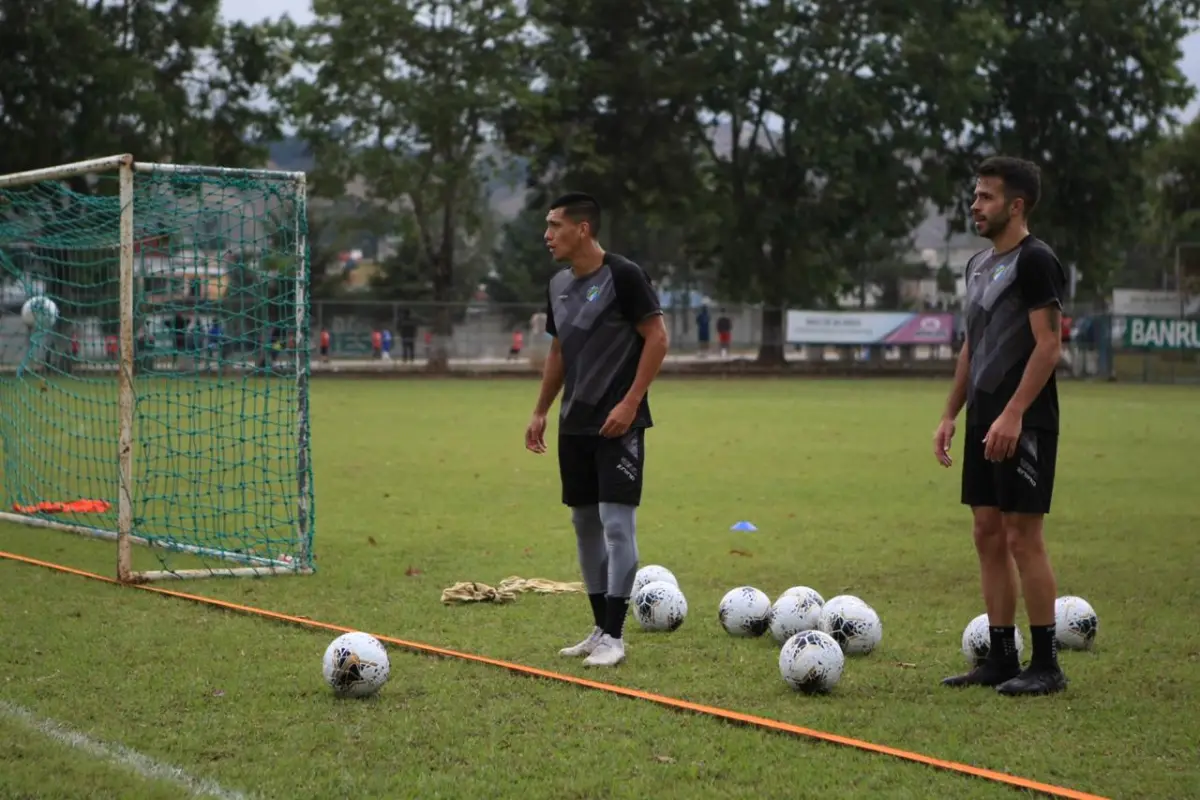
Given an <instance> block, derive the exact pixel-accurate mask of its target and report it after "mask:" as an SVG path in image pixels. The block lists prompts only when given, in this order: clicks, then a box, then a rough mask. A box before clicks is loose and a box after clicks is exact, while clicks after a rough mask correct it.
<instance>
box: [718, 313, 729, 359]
mask: <svg viewBox="0 0 1200 800" xmlns="http://www.w3.org/2000/svg"><path fill="white" fill-rule="evenodd" d="M732 341H733V320H731V319H730V318H729V315H728V314H726V313H725V309H723V308H722V309H721V316H719V317H717V343H718V344H719V345H720V346H721V358H729V345H730V343H731V342H732Z"/></svg>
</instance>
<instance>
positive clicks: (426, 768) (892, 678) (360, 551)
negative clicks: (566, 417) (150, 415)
mask: <svg viewBox="0 0 1200 800" xmlns="http://www.w3.org/2000/svg"><path fill="white" fill-rule="evenodd" d="M945 388H946V387H945V385H944V384H942V383H940V382H928V383H923V382H897V381H879V382H867V381H861V382H859V381H844V382H842V381H798V380H797V381H761V382H749V381H712V382H708V381H664V382H662V383H661V384H660V385H659V386H658V387H656V388H655V390H654V395H653V404H654V410H655V414H656V417H657V419H658V422H659V425H658V427H657V428H656V429H655V430H653V431H652V432H651V433H650V435H649V438H648V447H647V450H648V461H647V467H646V469H647V488H646V502H645V505H644V507H643V510H642V512H641V513H640V515H639V526H640V527H639V543H640V548H641V555H642V562H643V563H645V564H648V563H661V564H664V565H666V566H668V567H670V568H671V569H672V570H673V571H674V572H675V574H676V575H677V576H678V577H679V579H680V582H681V584H682V586H683V589H684V591H685V593H686V594H687V597H688V602H689V605H690V609H691V613H690V617H689V619H688V620H687V622H686V623H685V624H684V626H683V627H682V628H681V629H680V630H679V631H677V632H676V633H673V634H667V635H652V634H647V633H644V632H641V631H639V630H637V629H636V624H632V629H630V630H629V633H628V636H627V639H628V648H629V660H628V661H627V663H626V664H624V665H622V666H621V667H620V668H619V669H617V670H615V671H612V672H608V673H603V675H602V676H601V678H602V679H605V680H611V681H612V682H615V683H619V684H621V685H625V686H631V687H636V688H639V689H644V690H648V691H653V692H659V693H663V694H668V695H673V696H677V697H681V698H684V699H687V700H693V701H697V702H702V703H709V704H713V705H719V706H723V707H726V708H731V709H735V710H738V711H744V712H748V713H755V714H761V715H763V716H767V717H773V718H777V719H781V720H786V721H789V722H793V723H796V724H800V725H804V726H808V727H813V728H818V729H821V730H825V731H829V732H831V733H838V734H843V735H847V736H854V737H859V738H863V739H867V740H870V741H874V742H879V743H883V744H888V745H892V746H895V747H900V748H905V749H911V750H916V751H919V752H923V753H926V754H929V755H933V756H937V757H941V758H946V759H951V760H957V761H964V762H967V763H971V764H976V765H979V766H983V767H988V768H992V769H997V770H1002V771H1007V772H1013V773H1016V774H1019V775H1023V776H1025V777H1029V778H1032V779H1035V780H1042V781H1046V782H1050V783H1057V784H1062V785H1066V786H1070V787H1073V788H1077V789H1082V790H1086V791H1092V792H1095V793H1098V794H1103V795H1107V796H1111V797H1122V798H1124V797H1146V798H1161V797H1187V796H1200V764H1198V763H1197V761H1196V758H1195V742H1196V741H1197V739H1200V721H1197V720H1196V719H1195V718H1194V716H1193V715H1192V714H1191V713H1190V712H1189V711H1188V709H1195V708H1197V707H1200V689H1198V688H1197V683H1196V681H1195V672H1196V669H1197V665H1198V661H1200V630H1198V629H1197V628H1196V626H1195V624H1194V616H1195V615H1194V609H1195V607H1196V605H1197V603H1198V602H1200V585H1198V582H1200V578H1198V575H1200V572H1198V570H1197V567H1200V561H1198V557H1197V555H1196V549H1195V545H1194V535H1195V530H1194V520H1195V509H1196V505H1195V500H1194V497H1193V496H1192V495H1191V491H1192V483H1193V481H1192V477H1193V475H1194V464H1195V457H1196V456H1195V454H1196V452H1197V451H1198V450H1200V407H1198V405H1197V403H1196V395H1195V393H1194V390H1189V389H1184V388H1171V387H1127V386H1121V385H1115V386H1114V385H1078V384H1070V385H1065V386H1063V389H1062V395H1063V407H1064V415H1065V417H1066V420H1067V421H1066V424H1065V428H1064V434H1063V440H1062V443H1061V446H1060V455H1059V458H1060V466H1059V476H1058V486H1057V491H1056V505H1055V509H1054V513H1053V514H1052V516H1051V518H1050V521H1049V523H1048V529H1047V533H1048V538H1049V544H1050V548H1051V554H1052V557H1053V559H1054V561H1055V565H1056V568H1057V571H1058V577H1059V589H1060V594H1067V593H1071V594H1081V595H1083V596H1085V597H1087V598H1088V599H1089V600H1090V601H1091V602H1092V603H1093V605H1094V606H1095V607H1096V609H1097V611H1098V613H1099V615H1100V620H1101V630H1100V635H1099V640H1098V646H1097V648H1096V650H1095V651H1094V652H1091V653H1065V654H1064V655H1063V662H1064V666H1065V668H1066V670H1067V672H1068V674H1069V676H1070V677H1071V679H1072V683H1071V687H1070V689H1069V691H1068V692H1067V693H1066V694H1064V695H1060V696H1055V697H1050V698H1039V699H1031V700H1017V701H1013V700H1009V699H1007V698H1001V697H998V696H996V695H994V693H991V692H988V691H986V690H984V691H966V692H952V691H948V690H945V689H942V688H941V687H940V686H939V685H938V681H939V679H940V678H941V677H943V676H944V675H946V674H949V673H951V672H955V671H958V670H960V669H961V667H962V657H961V655H960V654H959V650H958V640H959V637H960V635H961V632H962V629H963V626H964V625H965V624H966V623H967V622H968V621H969V620H970V619H971V618H972V617H973V616H974V615H976V614H978V613H980V611H981V610H982V608H981V600H980V599H979V596H978V586H977V577H976V575H977V571H976V565H975V560H974V551H973V548H972V546H971V542H970V531H969V517H968V515H967V513H966V511H965V509H963V508H962V507H961V506H959V505H958V502H957V500H958V472H957V469H956V470H951V471H947V470H942V469H940V468H938V467H937V466H936V465H935V463H934V460H933V457H932V455H931V454H930V440H931V435H932V431H933V427H934V425H935V422H936V416H937V413H938V411H939V410H940V406H941V402H942V399H943V396H944V391H945ZM535 392H536V386H535V384H534V383H532V382H513V381H503V382H494V383H488V382H482V381H447V382H424V381H421V382H418V381H413V382H376V381H371V382H361V383H358V382H353V381H342V380H321V381H316V382H314V384H313V398H312V403H313V426H314V433H313V436H314V448H315V454H314V455H315V479H316V490H317V540H316V541H317V559H318V561H317V563H318V569H319V572H318V574H317V575H315V576H311V577H303V578H276V579H270V580H213V581H206V582H199V583H191V584H187V585H186V586H185V587H184V589H185V590H186V591H193V592H197V593H201V594H208V595H212V596H216V597H221V598H225V599H229V600H234V601H237V602H242V603H247V604H252V605H259V606H262V607H265V608H271V609H274V610H279V611H283V612H288V613H293V614H300V615H306V616H310V617H313V618H316V619H321V620H326V621H330V622H335V623H338V624H342V625H347V626H352V627H357V628H360V629H365V630H370V631H375V632H378V633H384V634H389V635H393V636H398V637H401V638H406V639H412V640H417V641H422V642H427V643H430V644H436V645H442V646H446V647H452V648H457V649H461V650H466V651H470V652H474V653H480V654H484V655H488V656H492V657H496V658H502V659H509V660H514V661H518V662H521V663H524V664H529V665H531V666H536V667H543V668H550V669H556V670H561V671H564V672H567V673H570V674H580V675H583V674H588V677H595V675H594V674H589V673H587V671H586V670H584V669H583V668H582V667H581V666H580V665H578V664H577V663H575V662H565V663H564V661H563V660H562V659H559V658H558V657H557V655H556V652H555V651H556V650H557V649H558V648H559V647H560V646H562V645H563V644H566V643H570V642H573V641H574V640H576V639H577V638H579V636H580V635H582V634H583V633H584V632H586V629H587V626H588V624H589V623H588V620H589V613H588V612H587V610H586V601H585V600H583V599H582V598H581V597H578V596H570V595H562V596H545V597H542V596H524V597H522V598H521V599H520V600H518V601H517V602H516V603H514V604H512V605H507V606H491V605H468V606H463V607H446V606H443V605H441V604H440V602H439V600H438V598H439V596H440V593H441V590H442V589H443V588H444V587H446V586H448V585H450V584H451V583H454V582H456V581H461V580H476V581H483V582H488V583H496V582H498V581H500V580H501V579H502V578H504V577H507V576H509V575H520V576H523V577H544V578H552V579H556V580H577V579H578V567H577V565H576V562H575V547H574V541H573V534H572V533H571V530H570V526H569V520H568V515H567V512H566V510H565V509H563V508H562V507H561V506H560V505H559V503H558V478H557V467H556V461H555V459H554V457H553V455H550V456H548V457H541V458H538V457H535V456H533V455H530V454H528V453H526V452H525V451H524V449H523V447H522V445H521V438H522V431H523V428H524V424H525V422H526V419H527V414H528V410H529V408H530V407H531V405H532V402H533V396H534V393H535ZM960 437H961V433H960ZM960 445H961V442H960V443H959V446H956V451H958V450H959V449H960ZM739 519H750V520H752V521H754V522H755V523H756V524H757V525H758V526H759V529H760V531H759V532H758V533H755V534H742V533H732V532H730V531H729V526H730V525H731V524H732V523H733V522H734V521H736V520H739ZM0 549H4V550H9V551H13V552H18V553H23V554H26V555H31V556H34V557H38V558H43V559H47V560H53V561H59V562H62V563H68V564H71V565H73V566H78V567H83V568H87V569H93V570H96V571H99V572H102V573H103V574H106V575H111V574H112V573H113V565H114V560H115V553H114V548H113V547H112V546H111V545H105V544H102V543H96V542H89V541H83V540H79V539H77V538H75V537H72V536H69V535H67V534H58V533H53V532H48V531H40V530H33V529H25V528H20V527H14V526H2V527H0ZM410 568H412V570H410ZM410 571H411V572H417V573H418V574H412V575H410V574H406V573H407V572H410ZM798 583H802V584H807V585H810V586H813V587H815V588H817V589H818V590H819V591H821V592H822V593H823V594H824V595H825V596H826V597H829V596H831V595H833V594H838V593H842V592H847V591H848V592H853V593H855V594H858V595H860V596H862V597H864V598H865V599H866V600H868V601H869V602H870V603H872V604H873V605H874V606H875V607H876V608H877V609H878V611H879V613H880V615H881V617H882V619H883V624H884V639H883V643H882V645H881V646H880V648H879V649H878V650H876V652H875V653H873V654H872V655H870V656H869V657H866V658H856V659H851V660H850V661H849V662H848V664H847V668H846V671H845V674H844V676H843V678H842V681H841V683H840V684H839V685H838V686H837V688H836V689H835V691H834V693H833V694H832V695H831V696H829V697H821V698H812V697H806V696H802V695H798V694H794V693H792V692H790V691H789V690H788V689H787V688H786V687H785V686H784V684H783V682H782V681H781V680H780V678H779V674H778V668H777V663H776V657H777V654H778V649H777V647H775V646H774V644H773V642H772V641H771V640H769V638H764V639H760V640H735V639H732V638H730V637H729V636H727V635H726V634H725V633H724V632H723V631H722V630H721V629H720V627H719V625H718V624H717V622H716V608H717V603H718V601H719V600H720V598H721V596H722V595H723V594H724V592H725V591H727V590H728V589H729V588H732V587H733V586H737V585H740V584H752V585H755V586H758V587H760V588H761V589H763V590H764V591H766V592H767V593H768V594H769V595H771V596H772V597H773V596H775V595H776V594H778V593H779V592H781V591H782V590H783V589H785V588H787V587H788V586H791V585H794V584H798ZM0 637H2V640H3V641H4V642H6V644H7V646H8V652H9V654H10V663H11V664H12V666H10V667H9V669H8V671H7V674H6V676H5V680H4V681H3V682H2V683H0V700H6V701H8V702H10V703H13V704H17V705H20V706H22V707H24V708H28V709H30V710H32V711H33V712H35V713H37V714H39V715H41V716H43V717H47V718H52V719H55V720H59V721H60V722H62V723H63V724H65V725H69V726H70V727H72V728H75V729H78V730H80V731H83V732H85V733H86V734H88V735H89V736H93V737H94V738H96V739H99V740H103V741H106V742H120V743H122V744H123V745H124V746H126V747H130V748H133V749H135V750H138V751H140V752H142V753H146V754H148V755H150V756H153V757H154V758H157V759H159V760H162V761H165V762H168V763H171V764H175V765H177V766H179V767H181V768H183V769H186V770H187V771H189V772H190V773H191V774H193V775H196V776H197V777H200V778H208V779H212V780H215V781H217V782H219V783H221V784H222V785H224V786H226V787H231V788H237V789H239V790H241V791H244V792H248V793H250V792H252V793H254V794H256V795H257V796H262V797H280V798H307V797H318V796H326V795H329V794H331V793H335V792H336V793H343V794H351V793H353V794H357V795H362V796H372V797H377V796H387V797H422V798H428V797H468V796H487V797H521V798H536V797H554V798H563V797H567V798H570V797H578V798H584V797H611V798H617V797H622V798H623V797H630V798H633V797H648V796H654V797H659V796H662V797H678V798H697V797H748V798H749V797H753V798H760V797H774V796H814V797H817V796H819V797H821V798H823V800H824V799H825V798H841V797H846V798H850V797H864V796H886V797H897V798H903V797H913V798H926V797H950V796H953V797H1005V796H1011V795H1012V794H1013V791H1012V790H1010V789H1007V788H1004V787H1000V786H994V785H990V784H986V783H983V782H981V781H978V780H974V779H970V778H965V777H959V776H955V775H951V774H947V773H940V772H937V771H935V770H932V769H929V768H927V767H922V766H918V765H912V764H906V763H902V762H899V761H896V760H893V759H889V758H886V757H882V756H872V755H867V754H863V753H859V752H856V751H852V750H848V749H846V748H838V747H834V746H828V745H821V744H817V743H814V742H810V741H806V740H799V739H794V738H790V737H786V736H781V735H770V734H766V733H762V732H758V731H754V730H750V729H744V728H738V727H733V726H730V725H726V724H723V723H720V722H717V721H715V720H711V719H707V718H702V717H696V716H691V715H685V714H680V713H676V712H672V711H669V710H665V709H662V708H659V707H656V706H652V705H650V704H647V703H642V702H637V701H631V700H627V699H622V698H616V697H612V696H607V695H603V694H600V693H596V692H590V691H586V690H582V689H577V688H572V687H569V686H562V685H557V684H553V683H548V682H545V681H537V680H532V679H528V678H522V677H517V676H513V675H510V674H507V673H503V672H501V671H498V670H495V669H492V668H488V667H483V666H478V665H473V664H467V663H459V662H455V661H442V660H435V659H431V658H428V657H424V656H419V655H415V654H410V653H407V652H403V651H394V652H393V655H392V679H391V681H390V683H389V684H388V685H387V686H386V687H385V688H384V690H383V691H382V692H381V693H380V695H379V696H378V697H377V698H374V699H373V700H371V701H368V702H338V701H336V700H334V699H333V698H332V696H331V695H330V693H329V692H328V691H327V689H326V687H325V686H324V685H323V684H322V682H321V677H320V658H321V654H322V652H323V650H324V648H325V645H326V644H327V643H328V640H329V639H330V638H331V636H330V635H327V634H324V633H320V632H311V631H305V630H302V629H294V628H288V627H285V626H281V625H278V624H274V623H269V622H265V621H260V620H256V619H250V618H244V617H240V616H237V615H234V614H230V613H227V612H221V611H213V610H210V609H206V608H204V607H200V606H195V605H191V604H188V603H186V602H183V601H176V600H171V599H165V598H161V597H156V596H153V595H151V594H149V593H144V592H138V591H134V590H126V589H120V588H118V587H112V586H106V585H102V584H99V583H93V582H88V581H85V580H82V579H79V578H74V577H70V576H65V575H59V574H55V573H52V572H49V571H45V570H40V569H35V568H32V567H26V566H20V565H16V564H11V563H8V562H0ZM27 736H35V734H27ZM30 745H31V746H35V745H34V744H33V743H32V742H31V743H30ZM11 753H12V751H11V749H9V750H5V749H0V776H2V777H0V794H4V795H5V796H8V795H10V794H11V795H15V796H18V797H19V796H22V793H24V794H33V795H37V792H38V791H39V787H41V786H43V785H47V786H60V787H62V786H65V787H68V788H69V786H70V785H72V784H71V782H76V783H77V785H78V786H80V787H81V789H80V791H83V788H84V787H88V786H90V785H91V784H90V783H88V782H87V780H86V779H84V778H83V777H74V776H75V775H76V773H74V772H70V771H67V770H63V769H58V768H56V767H55V764H56V763H58V762H59V761H61V760H62V758H65V755H63V756H61V757H55V758H51V757H50V756H47V757H46V766H45V769H44V770H42V771H41V772H38V771H33V772H31V771H30V770H29V769H28V767H26V768H25V769H17V770H10V769H9V766H10V765H9V763H8V761H9V760H10V759H11V758H12V755H11ZM79 758H84V757H83V756H82V755H80V756H79ZM78 774H79V775H83V774H84V773H82V772H80V773H78ZM131 780H137V779H136V778H131ZM131 785H132V784H131ZM64 791H65V790H64ZM130 791H133V790H132V789H131V790H130ZM5 792H7V794H5ZM68 794H69V792H68ZM147 794H148V793H147ZM138 796H143V793H141V791H140V790H138Z"/></svg>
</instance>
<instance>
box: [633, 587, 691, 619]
mask: <svg viewBox="0 0 1200 800" xmlns="http://www.w3.org/2000/svg"><path fill="white" fill-rule="evenodd" d="M630 605H632V606H633V616H634V617H635V618H636V619H637V621H638V623H639V624H640V625H641V626H642V628H644V629H645V630H648V631H673V630H677V629H678V628H679V626H680V625H682V624H683V621H684V620H685V619H687V611H688V606H687V598H686V597H684V596H683V592H681V591H680V590H679V587H678V586H676V585H675V584H673V583H668V582H667V581H651V582H650V583H647V584H646V585H645V586H643V587H642V588H641V589H639V590H638V592H637V594H635V595H634V596H633V602H632V603H631V604H630Z"/></svg>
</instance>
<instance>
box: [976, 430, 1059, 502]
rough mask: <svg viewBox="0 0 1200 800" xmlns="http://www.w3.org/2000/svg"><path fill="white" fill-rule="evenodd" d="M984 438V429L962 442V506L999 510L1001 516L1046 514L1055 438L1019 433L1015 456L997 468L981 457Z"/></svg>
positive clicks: (1055, 453)
mask: <svg viewBox="0 0 1200 800" xmlns="http://www.w3.org/2000/svg"><path fill="white" fill-rule="evenodd" d="M985 435H987V429H986V428H968V429H967V435H966V440H965V441H964V442H963V466H962V502H963V505H968V506H972V507H986V508H999V509H1000V512H1001V513H1003V514H1049V513H1050V501H1051V499H1052V498H1053V496H1054V467H1055V463H1056V462H1057V460H1058V434H1056V433H1050V432H1047V431H1038V430H1024V431H1021V439H1020V441H1019V442H1018V443H1017V452H1016V453H1014V454H1013V456H1012V458H1010V459H1008V460H1006V461H1001V462H1000V463H999V464H995V463H992V462H991V461H988V460H987V459H985V458H984V457H983V437H984V436H985Z"/></svg>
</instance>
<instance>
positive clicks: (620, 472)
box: [525, 193, 667, 667]
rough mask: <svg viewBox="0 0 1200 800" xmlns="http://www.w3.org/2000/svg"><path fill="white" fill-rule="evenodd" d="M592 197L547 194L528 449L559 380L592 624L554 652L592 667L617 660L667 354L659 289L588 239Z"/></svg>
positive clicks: (569, 500) (540, 436)
mask: <svg viewBox="0 0 1200 800" xmlns="http://www.w3.org/2000/svg"><path fill="white" fill-rule="evenodd" d="M599 233H600V206H599V204H598V203H597V202H596V201H595V200H594V199H593V198H592V197H590V196H588V195H586V194H580V193H573V194H568V195H565V196H563V197H561V198H559V199H558V200H556V201H555V202H554V203H553V204H552V205H551V206H550V212H549V213H548V214H547V215H546V234H545V240H546V246H547V247H548V248H549V249H550V252H551V254H553V256H554V259H555V260H556V261H558V262H559V263H562V264H565V265H566V266H567V268H566V269H563V270H561V271H560V272H559V273H558V274H556V275H555V276H554V277H553V278H551V279H550V286H549V291H548V293H547V294H548V296H547V308H546V332H547V333H549V334H550V335H551V336H552V337H554V338H553V341H552V342H551V345H550V352H549V354H548V355H547V356H546V365H545V368H544V370H543V374H542V388H541V392H540V394H539V395H538V399H537V405H536V406H535V407H534V410H533V418H532V419H531V420H530V422H529V427H528V428H527V429H526V431H525V447H526V448H527V449H529V450H530V451H532V452H534V453H545V452H546V441H545V433H546V415H547V413H548V412H549V411H550V407H551V405H553V404H554V398H555V397H557V396H558V392H559V390H560V389H562V390H563V397H562V405H561V408H560V412H559V424H558V465H559V473H560V477H561V480H562V501H563V504H564V505H566V506H568V507H569V508H570V509H571V520H572V522H573V523H574V526H575V538H576V545H577V548H578V553H579V566H580V570H581V571H582V573H583V580H584V584H585V585H586V587H587V592H588V599H589V600H590V601H591V606H592V618H593V622H594V623H595V626H594V628H593V630H592V632H591V633H590V634H589V635H588V637H587V638H586V639H584V640H583V641H581V642H579V643H578V644H576V645H572V646H571V647H565V648H563V649H562V650H560V651H559V653H560V654H561V655H563V656H567V657H571V658H578V657H580V656H586V658H585V660H584V662H583V663H584V665H585V666H589V667H596V666H602V667H609V666H615V665H617V664H619V663H621V662H622V661H624V660H625V642H624V639H623V638H622V632H623V629H624V625H625V617H626V614H627V612H628V609H629V599H630V598H629V595H630V593H631V592H632V590H633V581H634V577H635V575H636V574H637V567H638V550H637V537H636V532H635V515H636V512H637V508H638V506H639V505H640V504H641V498H642V470H643V467H644V466H645V458H646V451H645V431H646V428H649V427H650V426H651V425H652V424H653V423H652V421H651V419H650V405H649V402H648V400H647V393H648V391H649V389H650V384H651V382H652V381H653V380H654V378H655V376H656V375H658V370H659V367H661V366H662V362H663V358H665V357H666V354H667V329H666V326H665V325H664V324H663V317H662V309H661V308H660V307H659V302H658V295H657V293H656V292H655V291H654V288H653V287H652V286H651V285H650V279H649V277H648V276H647V275H646V273H645V271H643V270H642V268H641V267H639V266H638V265H637V264H634V263H633V262H632V261H630V260H629V259H627V258H624V257H622V256H619V255H617V254H615V253H607V252H605V251H604V249H603V248H602V247H601V246H600V243H599V242H598V241H596V237H597V236H598V235H599Z"/></svg>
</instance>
